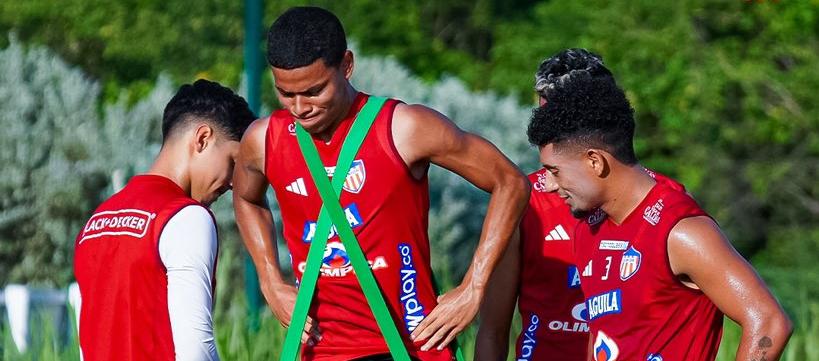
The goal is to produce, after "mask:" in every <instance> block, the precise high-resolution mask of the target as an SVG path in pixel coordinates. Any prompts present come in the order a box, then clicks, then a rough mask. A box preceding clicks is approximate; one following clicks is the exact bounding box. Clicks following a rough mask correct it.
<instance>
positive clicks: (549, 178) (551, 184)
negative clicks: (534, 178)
mask: <svg viewBox="0 0 819 361" xmlns="http://www.w3.org/2000/svg"><path fill="white" fill-rule="evenodd" d="M543 173H545V174H546V177H544V178H543V182H542V183H543V190H544V191H545V192H557V188H558V186H557V181H556V180H555V176H554V175H553V174H552V173H551V172H543Z"/></svg>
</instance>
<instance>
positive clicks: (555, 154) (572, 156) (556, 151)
mask: <svg viewBox="0 0 819 361" xmlns="http://www.w3.org/2000/svg"><path fill="white" fill-rule="evenodd" d="M571 148H572V147H566V146H555V143H549V144H546V145H545V146H543V147H540V148H539V150H540V163H541V164H543V165H544V166H547V167H558V166H561V165H566V164H567V163H569V162H571V161H574V160H578V158H579V157H578V152H575V151H573V150H572V149H571Z"/></svg>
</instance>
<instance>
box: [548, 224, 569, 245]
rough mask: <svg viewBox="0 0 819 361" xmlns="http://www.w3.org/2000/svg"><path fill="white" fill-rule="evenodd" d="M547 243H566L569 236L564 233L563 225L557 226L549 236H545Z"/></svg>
mask: <svg viewBox="0 0 819 361" xmlns="http://www.w3.org/2000/svg"><path fill="white" fill-rule="evenodd" d="M546 240H547V241H568V240H569V234H568V233H566V230H565V229H564V228H563V225H560V224H558V225H557V227H555V229H553V230H552V231H551V232H549V235H548V236H546Z"/></svg>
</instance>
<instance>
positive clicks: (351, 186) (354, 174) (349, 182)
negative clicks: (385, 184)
mask: <svg viewBox="0 0 819 361" xmlns="http://www.w3.org/2000/svg"><path fill="white" fill-rule="evenodd" d="M366 179H367V171H366V170H365V169H364V161H363V160H361V159H356V160H355V161H353V164H352V165H351V166H350V172H349V173H347V179H345V180H344V187H343V188H344V190H345V191H347V192H350V193H358V192H361V188H363V187H364V181H365V180H366Z"/></svg>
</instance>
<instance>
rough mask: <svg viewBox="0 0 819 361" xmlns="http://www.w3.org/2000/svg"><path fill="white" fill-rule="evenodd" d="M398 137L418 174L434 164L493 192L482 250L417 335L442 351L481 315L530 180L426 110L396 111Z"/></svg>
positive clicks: (488, 148) (485, 144) (490, 148)
mask: <svg viewBox="0 0 819 361" xmlns="http://www.w3.org/2000/svg"><path fill="white" fill-rule="evenodd" d="M393 138H394V139H395V145H396V148H397V149H398V152H399V154H400V155H401V157H402V158H403V160H404V162H405V163H406V164H408V165H409V167H410V169H411V170H412V172H413V173H414V174H420V173H421V172H422V171H423V170H425V169H426V168H427V167H428V165H429V163H433V164H436V165H438V166H441V167H443V168H446V169H448V170H450V171H453V172H455V173H457V174H458V175H460V176H462V177H463V178H464V179H466V180H467V181H469V182H470V183H472V184H474V185H475V186H476V187H478V188H480V189H482V190H484V191H486V192H489V193H491V197H490V200H489V207H488V208H487V212H486V217H485V219H484V223H483V229H482V232H481V236H480V240H479V242H478V247H477V249H476V250H475V255H474V256H473V258H472V263H471V264H470V266H469V269H468V270H467V272H466V275H465V276H464V279H463V281H462V282H461V284H460V285H459V286H458V287H456V288H455V289H453V290H452V291H450V292H447V293H446V294H444V295H442V296H441V297H439V304H438V306H437V307H436V308H435V309H434V310H433V311H432V312H431V313H430V314H429V315H428V316H427V317H426V318H425V319H424V321H422V323H421V324H420V325H419V326H418V328H416V329H415V330H414V331H413V333H412V337H413V339H414V340H415V339H418V340H428V341H427V343H426V344H425V345H424V346H422V350H425V349H429V348H432V347H435V346H436V345H437V347H438V348H439V349H442V348H443V347H445V346H446V345H447V344H449V342H450V341H451V340H452V339H453V338H454V337H455V336H456V335H457V334H458V333H459V332H461V331H462V330H463V329H464V328H465V327H466V326H467V325H468V324H469V323H470V322H472V319H473V318H474V317H475V314H476V313H477V312H478V307H479V305H480V302H481V299H482V298H483V293H484V291H485V289H486V284H487V283H488V281H489V276H490V275H491V273H492V271H493V269H494V268H495V265H496V264H497V263H498V261H499V260H500V257H501V255H502V254H503V252H504V250H505V249H506V246H507V244H508V243H509V239H510V238H511V236H512V233H513V232H514V231H515V229H516V228H517V226H518V222H519V221H520V217H521V214H522V213H523V210H524V209H525V207H526V202H527V201H528V198H529V181H528V180H527V179H526V177H525V176H524V175H523V174H522V173H521V172H520V170H518V169H517V167H515V165H514V164H512V162H510V161H509V159H507V158H506V157H505V156H504V155H503V154H502V153H501V152H500V151H499V150H498V149H497V148H495V146H494V145H492V144H491V143H489V142H488V141H486V140H485V139H483V138H481V137H479V136H477V135H474V134H470V133H467V132H464V131H462V130H460V129H458V127H456V126H455V124H453V123H452V122H451V121H450V120H449V119H447V118H446V117H445V116H443V115H441V114H440V113H437V112H435V111H433V110H431V109H429V108H426V107H423V106H419V105H403V104H401V105H398V106H397V107H396V110H395V116H394V121H393ZM419 170H421V171H419Z"/></svg>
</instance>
